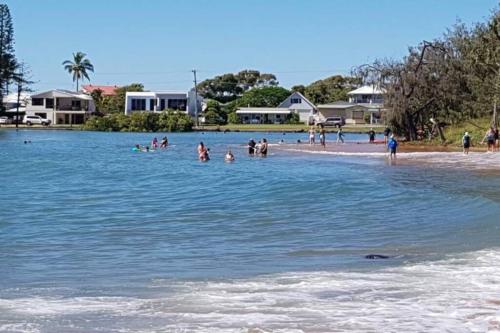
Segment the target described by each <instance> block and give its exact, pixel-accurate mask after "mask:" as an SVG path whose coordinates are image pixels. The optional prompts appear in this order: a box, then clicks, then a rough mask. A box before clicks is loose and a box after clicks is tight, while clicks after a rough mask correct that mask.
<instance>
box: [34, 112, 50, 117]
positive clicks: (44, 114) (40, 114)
mask: <svg viewBox="0 0 500 333" xmlns="http://www.w3.org/2000/svg"><path fill="white" fill-rule="evenodd" d="M35 115H37V116H40V117H42V118H47V114H46V113H38V112H37V113H35Z"/></svg>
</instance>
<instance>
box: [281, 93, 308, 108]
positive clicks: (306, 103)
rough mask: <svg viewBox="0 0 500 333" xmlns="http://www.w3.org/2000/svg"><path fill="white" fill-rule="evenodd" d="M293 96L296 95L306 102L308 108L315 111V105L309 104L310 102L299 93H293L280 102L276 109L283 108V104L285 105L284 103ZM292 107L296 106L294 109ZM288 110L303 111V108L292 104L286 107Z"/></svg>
mask: <svg viewBox="0 0 500 333" xmlns="http://www.w3.org/2000/svg"><path fill="white" fill-rule="evenodd" d="M293 95H298V96H299V97H300V98H301V99H302V100H303V101H304V102H306V104H309V106H310V107H312V108H313V109H316V105H314V104H313V102H311V101H310V100H308V99H307V98H306V97H305V96H304V95H302V94H301V93H300V92H298V91H294V92H293V93H292V94H291V95H290V96H288V97H287V98H286V99H285V100H284V101H283V102H281V104H280V105H278V107H279V108H280V107H283V104H285V102H286V101H287V99H289V98H290V97H292V96H293ZM294 105H296V106H295V107H294ZM288 108H289V109H291V110H303V109H304V108H303V107H301V106H300V104H298V105H297V104H292V105H290V106H289V107H288Z"/></svg>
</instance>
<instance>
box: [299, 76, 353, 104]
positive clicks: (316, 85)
mask: <svg viewBox="0 0 500 333" xmlns="http://www.w3.org/2000/svg"><path fill="white" fill-rule="evenodd" d="M360 83H361V81H360V79H358V78H354V77H346V76H342V75H334V76H330V77H328V78H326V79H323V80H318V81H315V82H313V83H311V84H310V85H308V86H307V87H304V88H303V86H295V87H294V88H295V89H298V90H294V89H293V88H292V90H294V91H299V92H301V93H302V94H303V95H305V96H306V97H307V99H309V100H310V101H311V102H313V103H314V104H327V103H332V102H336V101H345V100H347V97H348V96H347V93H348V92H349V91H351V90H353V89H354V88H356V87H358V86H359V84H360ZM300 90H302V91H300Z"/></svg>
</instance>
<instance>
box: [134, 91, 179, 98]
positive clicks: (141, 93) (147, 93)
mask: <svg viewBox="0 0 500 333" xmlns="http://www.w3.org/2000/svg"><path fill="white" fill-rule="evenodd" d="M126 95H127V96H137V97H141V96H144V97H156V96H157V95H182V96H184V97H187V93H185V92H182V91H174V90H159V91H127V93H126Z"/></svg>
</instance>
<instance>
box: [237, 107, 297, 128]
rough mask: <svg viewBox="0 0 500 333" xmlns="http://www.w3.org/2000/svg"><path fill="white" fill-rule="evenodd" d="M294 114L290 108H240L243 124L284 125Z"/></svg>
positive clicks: (238, 112) (238, 111) (239, 112)
mask: <svg viewBox="0 0 500 333" xmlns="http://www.w3.org/2000/svg"><path fill="white" fill-rule="evenodd" d="M291 113H292V111H291V110H289V109H288V108H252V107H248V108H238V110H236V114H237V115H238V116H239V117H240V119H241V122H242V123H243V124H282V123H284V122H285V120H286V119H287V117H288V116H289V115H290V114H291Z"/></svg>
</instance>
